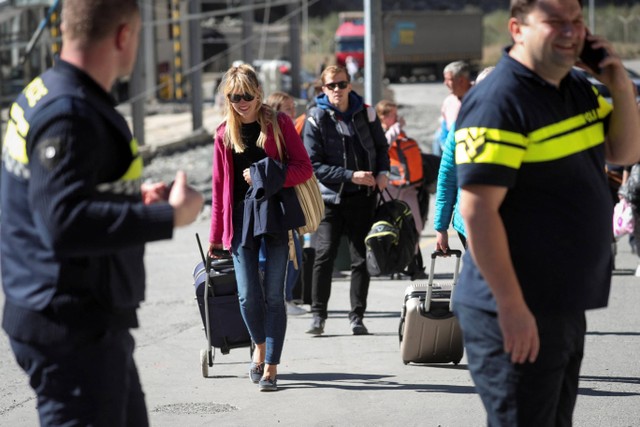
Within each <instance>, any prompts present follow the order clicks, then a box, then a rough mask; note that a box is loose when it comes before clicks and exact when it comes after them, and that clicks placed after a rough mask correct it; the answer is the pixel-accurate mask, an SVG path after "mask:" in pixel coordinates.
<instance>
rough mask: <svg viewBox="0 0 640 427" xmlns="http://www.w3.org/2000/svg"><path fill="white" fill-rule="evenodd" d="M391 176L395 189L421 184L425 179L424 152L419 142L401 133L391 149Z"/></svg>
mask: <svg viewBox="0 0 640 427" xmlns="http://www.w3.org/2000/svg"><path fill="white" fill-rule="evenodd" d="M389 160H390V161H391V170H390V172H391V174H390V176H389V183H390V184H391V185H393V186H395V187H406V186H409V185H413V184H419V183H421V182H422V179H423V177H424V169H423V168H422V152H421V151H420V146H419V145H418V142H417V141H416V140H415V139H413V138H409V137H407V135H405V133H404V132H400V135H398V138H396V140H395V141H393V142H392V143H391V146H390V147H389Z"/></svg>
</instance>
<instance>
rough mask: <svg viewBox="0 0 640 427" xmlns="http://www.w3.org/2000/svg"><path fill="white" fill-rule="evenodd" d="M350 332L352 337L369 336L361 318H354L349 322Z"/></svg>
mask: <svg viewBox="0 0 640 427" xmlns="http://www.w3.org/2000/svg"><path fill="white" fill-rule="evenodd" d="M351 331H352V332H353V335H369V331H368V330H367V327H366V326H364V323H362V317H356V318H355V319H353V320H352V321H351Z"/></svg>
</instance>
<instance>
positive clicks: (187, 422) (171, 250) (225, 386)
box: [0, 222, 640, 427]
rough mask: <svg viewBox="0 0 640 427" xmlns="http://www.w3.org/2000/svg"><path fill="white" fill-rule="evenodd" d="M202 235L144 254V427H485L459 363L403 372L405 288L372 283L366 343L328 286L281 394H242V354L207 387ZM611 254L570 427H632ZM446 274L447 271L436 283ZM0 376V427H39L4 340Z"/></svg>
mask: <svg viewBox="0 0 640 427" xmlns="http://www.w3.org/2000/svg"><path fill="white" fill-rule="evenodd" d="M207 228H208V224H207V223H206V222H199V223H197V224H194V225H192V226H190V227H187V228H184V229H180V230H178V232H177V233H176V235H175V236H174V239H173V240H172V241H166V242H157V243H153V244H150V245H148V250H147V258H146V263H147V268H148V276H149V278H148V279H149V280H148V292H147V300H146V302H145V303H144V304H143V306H142V308H141V309H140V319H141V325H142V327H141V328H140V329H139V330H137V331H136V332H135V336H136V340H137V350H136V360H137V363H138V367H139V370H140V374H141V377H142V381H143V386H144V389H145V392H146V394H147V404H148V408H149V412H150V418H151V422H152V425H154V426H161V427H164V426H166V427H174V426H178V425H182V426H208V425H211V424H212V423H216V424H218V425H229V426H245V425H255V423H259V424H260V425H269V426H275V425H287V426H288V425H292V426H293V425H305V426H307V425H309V426H371V425H375V426H396V425H407V426H418V425H420V426H434V427H435V426H482V425H484V424H485V422H484V412H483V409H482V407H481V403H480V400H479V398H478V396H477V395H476V394H475V392H474V387H473V383H472V382H471V379H470V377H469V373H468V371H467V368H466V359H465V358H463V360H462V362H461V363H460V365H458V366H454V365H452V364H448V365H419V366H418V365H406V366H405V365H404V364H403V363H402V361H401V359H400V353H399V349H398V338H397V328H398V322H399V313H400V309H401V306H402V299H403V293H404V289H405V287H406V286H407V284H408V283H409V282H408V281H401V280H387V279H385V280H382V279H374V281H373V282H372V284H371V291H370V299H369V302H370V308H369V311H368V316H367V318H366V325H367V326H368V328H369V329H370V331H371V332H372V334H371V335H368V336H358V337H355V336H352V335H351V334H350V329H349V324H348V321H347V319H346V314H347V312H348V284H347V282H346V281H345V280H336V281H335V284H334V288H333V293H332V298H331V302H330V309H331V311H330V316H329V319H328V320H327V324H326V335H325V336H322V337H319V338H315V337H311V336H309V335H306V334H305V333H304V330H305V329H306V327H307V326H308V324H309V322H310V319H311V316H310V315H309V314H307V315H304V316H301V317H290V318H289V320H288V331H287V339H286V343H285V349H284V354H283V358H282V365H281V366H280V369H279V372H280V375H279V385H280V387H281V391H279V392H277V393H260V392H258V390H257V388H256V386H255V385H253V384H251V383H250V382H249V379H248V375H247V368H248V362H249V351H248V349H245V348H243V349H236V350H232V351H231V353H230V354H228V355H220V354H219V353H218V355H217V357H216V361H215V364H214V366H213V367H212V368H210V377H209V378H204V377H203V376H202V373H201V367H200V362H199V352H200V349H202V348H204V347H205V344H206V341H205V336H204V333H203V329H202V323H201V320H200V317H199V314H198V312H197V307H196V303H195V301H194V292H193V287H192V284H191V269H192V267H193V266H194V265H195V263H196V262H197V260H198V257H199V255H198V251H197V247H196V241H195V233H196V232H198V233H200V234H201V235H202V236H206V233H207ZM430 230H431V229H430V228H427V229H426V231H425V233H424V234H423V236H422V240H421V245H422V247H423V252H424V253H428V252H429V251H430V250H431V248H432V247H433V242H434V236H433V234H432V232H431V231H430ZM452 238H453V236H452ZM619 247H620V249H619V254H618V257H617V261H618V267H619V268H620V270H618V271H616V274H615V276H614V280H613V289H612V294H611V299H610V307H609V308H608V309H606V310H597V311H593V312H590V313H589V316H588V324H589V332H588V336H587V344H586V357H585V360H584V364H583V369H582V375H581V382H580V396H579V399H578V403H577V407H576V411H575V425H576V426H594V427H595V426H638V425H640V363H638V360H637V358H638V354H640V332H639V331H640V315H638V310H637V305H638V301H639V300H640V279H638V278H636V277H633V276H632V275H631V274H632V272H633V270H634V269H635V267H636V265H637V261H638V260H637V258H636V257H635V255H632V254H631V253H630V252H629V250H628V245H627V244H626V243H621V244H620V245H619ZM452 268H453V264H452V263H451V262H449V261H448V260H446V261H445V262H443V263H442V264H441V265H440V264H438V268H437V269H436V273H446V272H450V271H451V269H452ZM95 369H101V367H100V366H96V367H95ZM0 371H1V372H2V381H1V382H0V425H3V426H4V425H6V426H33V425H36V424H37V419H36V412H35V399H34V395H33V393H32V392H31V390H30V389H29V387H28V385H27V380H26V377H25V376H24V375H23V374H22V372H21V371H20V370H19V369H18V368H17V366H16V364H15V362H14V361H13V359H12V355H11V352H10V350H9V348H8V346H7V341H6V337H5V336H4V335H3V334H2V335H0Z"/></svg>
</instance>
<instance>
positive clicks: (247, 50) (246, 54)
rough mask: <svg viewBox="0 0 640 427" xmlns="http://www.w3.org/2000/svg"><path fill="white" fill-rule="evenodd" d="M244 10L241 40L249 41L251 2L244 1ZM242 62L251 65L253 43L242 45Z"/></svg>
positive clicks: (251, 13)
mask: <svg viewBox="0 0 640 427" xmlns="http://www.w3.org/2000/svg"><path fill="white" fill-rule="evenodd" d="M244 4H245V6H246V10H243V11H242V40H251V38H252V37H253V16H254V12H253V7H252V6H253V0H244ZM242 60H243V61H244V62H245V63H247V64H251V63H252V62H253V43H251V42H248V43H244V44H243V45H242Z"/></svg>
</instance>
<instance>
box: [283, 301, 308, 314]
mask: <svg viewBox="0 0 640 427" xmlns="http://www.w3.org/2000/svg"><path fill="white" fill-rule="evenodd" d="M284 303H285V305H286V306H287V314H288V315H289V316H301V315H303V314H307V310H305V309H304V308H302V307H299V306H297V305H295V304H294V303H293V301H285V302H284Z"/></svg>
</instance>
